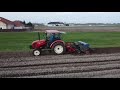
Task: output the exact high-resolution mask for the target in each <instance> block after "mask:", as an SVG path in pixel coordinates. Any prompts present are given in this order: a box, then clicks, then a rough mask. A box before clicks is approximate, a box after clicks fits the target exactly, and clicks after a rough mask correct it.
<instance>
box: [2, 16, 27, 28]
mask: <svg viewBox="0 0 120 90" xmlns="http://www.w3.org/2000/svg"><path fill="white" fill-rule="evenodd" d="M0 29H26V27H25V25H24V24H23V22H22V21H10V20H8V19H5V18H3V17H0Z"/></svg>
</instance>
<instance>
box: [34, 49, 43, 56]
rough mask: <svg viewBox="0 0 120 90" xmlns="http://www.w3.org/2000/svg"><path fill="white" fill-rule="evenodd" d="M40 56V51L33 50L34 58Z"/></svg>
mask: <svg viewBox="0 0 120 90" xmlns="http://www.w3.org/2000/svg"><path fill="white" fill-rule="evenodd" d="M40 54H41V50H39V49H35V50H33V55H34V56H39V55H40Z"/></svg>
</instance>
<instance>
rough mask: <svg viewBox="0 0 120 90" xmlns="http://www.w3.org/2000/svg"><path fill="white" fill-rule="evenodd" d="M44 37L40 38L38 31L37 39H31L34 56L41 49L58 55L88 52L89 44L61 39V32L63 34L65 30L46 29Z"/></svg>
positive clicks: (39, 52) (89, 50) (38, 53)
mask: <svg viewBox="0 0 120 90" xmlns="http://www.w3.org/2000/svg"><path fill="white" fill-rule="evenodd" d="M45 34H46V39H42V40H40V33H38V37H39V40H36V41H33V42H32V45H30V48H31V49H34V50H33V55H34V56H39V55H40V54H41V52H42V50H50V51H51V52H52V53H54V54H57V55H60V54H64V53H66V52H68V53H74V52H77V53H86V54H89V53H90V52H91V49H90V48H89V44H87V43H85V42H82V41H77V42H64V41H62V40H61V34H65V32H61V31H58V30H46V32H45Z"/></svg>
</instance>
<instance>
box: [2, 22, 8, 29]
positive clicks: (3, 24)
mask: <svg viewBox="0 0 120 90" xmlns="http://www.w3.org/2000/svg"><path fill="white" fill-rule="evenodd" d="M0 28H2V29H7V26H6V24H5V23H3V22H1V21H0Z"/></svg>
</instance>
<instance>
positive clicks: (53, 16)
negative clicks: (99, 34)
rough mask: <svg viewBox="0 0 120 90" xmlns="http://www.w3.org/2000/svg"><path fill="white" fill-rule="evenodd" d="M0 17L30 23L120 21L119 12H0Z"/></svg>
mask: <svg viewBox="0 0 120 90" xmlns="http://www.w3.org/2000/svg"><path fill="white" fill-rule="evenodd" d="M0 17H4V18H6V19H9V20H11V21H14V20H21V21H24V20H25V21H26V22H29V21H30V22H32V23H48V22H53V21H61V22H66V23H120V12H0Z"/></svg>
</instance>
